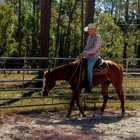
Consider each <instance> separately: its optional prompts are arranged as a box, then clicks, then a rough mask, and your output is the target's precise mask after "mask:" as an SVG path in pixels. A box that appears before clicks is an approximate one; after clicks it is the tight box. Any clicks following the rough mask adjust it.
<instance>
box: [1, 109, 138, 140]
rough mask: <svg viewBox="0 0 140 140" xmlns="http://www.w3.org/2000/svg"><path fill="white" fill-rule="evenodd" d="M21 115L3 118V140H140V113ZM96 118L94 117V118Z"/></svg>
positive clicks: (134, 111)
mask: <svg viewBox="0 0 140 140" xmlns="http://www.w3.org/2000/svg"><path fill="white" fill-rule="evenodd" d="M85 114H86V115H87V117H85V118H83V117H79V114H78V111H73V112H72V115H71V117H70V118H65V116H66V111H62V112H53V113H51V112H48V113H35V112H32V113H21V114H13V115H5V114H4V115H1V116H0V127H1V129H0V140H140V110H131V111H130V110H129V111H128V110H126V115H125V117H122V116H121V113H120V112H119V111H115V110H109V109H108V110H106V111H105V113H104V114H103V116H100V115H99V111H95V112H93V111H85ZM93 114H94V115H93Z"/></svg>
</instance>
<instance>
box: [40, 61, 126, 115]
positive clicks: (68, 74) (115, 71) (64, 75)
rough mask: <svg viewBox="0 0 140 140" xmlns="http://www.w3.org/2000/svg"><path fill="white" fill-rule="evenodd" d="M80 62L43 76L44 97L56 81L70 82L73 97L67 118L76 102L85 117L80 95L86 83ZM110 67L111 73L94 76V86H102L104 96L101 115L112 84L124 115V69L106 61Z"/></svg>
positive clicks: (58, 68)
mask: <svg viewBox="0 0 140 140" xmlns="http://www.w3.org/2000/svg"><path fill="white" fill-rule="evenodd" d="M80 62H81V61H80V60H76V61H73V62H71V63H68V64H65V65H62V66H58V67H56V68H54V69H53V70H47V71H45V72H44V76H43V88H42V93H41V94H42V95H43V96H47V95H48V92H49V91H50V90H51V89H52V88H53V87H54V86H55V81H58V80H66V81H68V82H69V84H70V86H71V89H72V91H73V96H72V99H71V103H70V108H69V111H68V114H67V117H69V116H70V115H71V111H72V107H73V105H74V102H75V101H76V104H77V106H78V108H79V110H80V112H81V113H82V115H83V116H86V115H85V114H84V111H83V109H82V107H81V105H80V104H79V94H80V92H81V89H82V88H84V87H85V86H84V83H83V81H82V78H81V76H80V70H81V69H80ZM105 62H106V63H107V64H108V67H109V73H106V74H102V75H96V74H95V75H93V86H97V85H101V88H102V95H103V105H102V107H101V113H103V112H104V109H105V106H106V103H107V101H108V87H109V85H110V83H112V85H113V86H114V88H115V89H116V91H117V93H118V97H119V99H120V102H121V108H122V114H123V113H124V112H125V108H124V94H123V88H122V84H123V67H122V66H121V65H119V64H116V63H115V62H113V61H110V60H106V61H105ZM89 94H90V93H89Z"/></svg>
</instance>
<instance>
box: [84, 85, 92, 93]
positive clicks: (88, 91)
mask: <svg viewBox="0 0 140 140" xmlns="http://www.w3.org/2000/svg"><path fill="white" fill-rule="evenodd" d="M91 89H92V86H87V87H85V91H84V93H90V92H91Z"/></svg>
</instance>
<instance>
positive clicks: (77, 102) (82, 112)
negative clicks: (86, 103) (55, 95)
mask: <svg viewBox="0 0 140 140" xmlns="http://www.w3.org/2000/svg"><path fill="white" fill-rule="evenodd" d="M76 104H77V106H78V108H79V110H80V112H81V114H82V116H83V117H86V115H85V114H84V111H83V109H82V107H81V105H80V104H79V94H78V95H77V96H76Z"/></svg>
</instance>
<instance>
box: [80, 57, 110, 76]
mask: <svg viewBox="0 0 140 140" xmlns="http://www.w3.org/2000/svg"><path fill="white" fill-rule="evenodd" d="M82 62H83V69H84V70H85V68H86V67H87V59H86V58H83V59H82ZM84 70H83V71H84ZM107 73H109V66H108V64H107V63H106V62H105V61H104V60H103V59H102V58H101V57H99V58H98V59H97V61H96V62H95V65H94V67H93V75H103V74H107Z"/></svg>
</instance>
